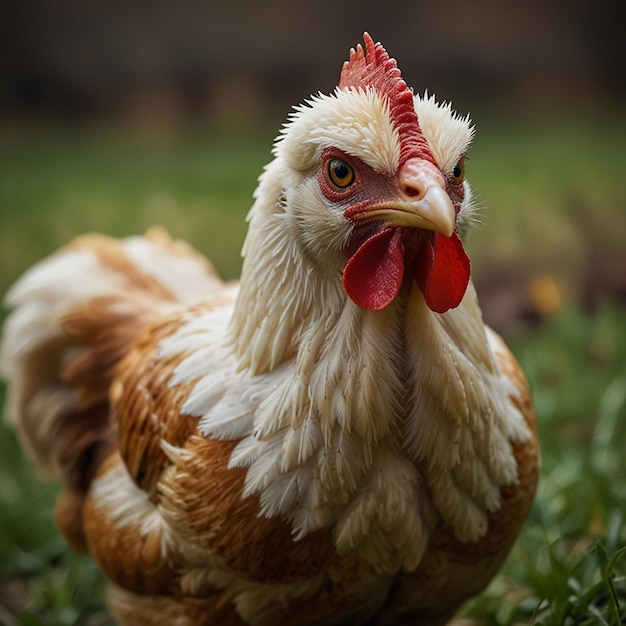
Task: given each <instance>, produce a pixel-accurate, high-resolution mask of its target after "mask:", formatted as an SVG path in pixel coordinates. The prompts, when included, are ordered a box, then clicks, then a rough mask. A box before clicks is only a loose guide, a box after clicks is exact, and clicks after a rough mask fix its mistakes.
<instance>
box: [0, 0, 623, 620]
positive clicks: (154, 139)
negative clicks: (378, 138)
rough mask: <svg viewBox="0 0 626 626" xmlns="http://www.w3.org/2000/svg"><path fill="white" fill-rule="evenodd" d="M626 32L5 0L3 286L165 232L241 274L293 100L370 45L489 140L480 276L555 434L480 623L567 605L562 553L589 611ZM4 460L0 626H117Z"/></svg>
mask: <svg viewBox="0 0 626 626" xmlns="http://www.w3.org/2000/svg"><path fill="white" fill-rule="evenodd" d="M625 23H626V3H624V2H623V1H622V0H598V1H596V2H593V3H591V2H588V1H585V0H570V1H569V2H564V1H558V0H557V1H555V2H550V3H547V2H542V1H540V0H527V1H526V2H524V3H520V2H501V1H498V0H483V1H480V2H473V3H469V2H463V1H461V0H448V1H447V2H445V3H442V2H434V1H432V0H431V1H430V2H427V1H422V0H420V1H416V0H414V1H412V2H400V1H398V2H387V3H384V5H381V4H380V3H379V2H373V1H371V0H362V1H361V2H359V3H350V2H344V3H340V2H330V1H329V0H317V1H316V2H309V3H300V4H296V3H294V2H287V1H286V0H266V1H265V2H253V1H252V0H247V1H240V2H232V3H219V4H218V3H214V2H211V1H205V2H200V1H196V2H193V1H191V0H179V1H178V2H164V1H151V2H147V1H140V0H137V1H135V2H127V1H124V2H123V1H121V0H109V1H108V2H95V1H94V2H88V3H87V2H81V1H79V0H57V1H56V2H43V1H37V0H22V1H21V2H4V3H2V5H1V6H0V292H2V293H4V292H5V291H6V289H7V288H8V286H9V285H10V283H11V282H12V281H13V280H15V278H16V277H17V276H18V275H19V274H20V273H21V272H22V271H24V270H25V269H26V268H27V267H28V266H30V265H31V264H33V263H34V262H35V261H36V260H38V259H40V258H41V257H43V256H45V255H46V254H48V253H50V252H51V251H52V250H54V249H55V248H57V247H58V246H60V245H63V244H64V243H66V242H67V241H68V240H69V239H71V238H72V237H73V236H75V235H78V234H80V233H82V232H85V231H94V230H97V231H103V232H106V233H108V234H112V235H117V236H125V235H130V234H135V233H139V232H143V231H145V230H146V229H147V228H149V227H150V226H151V225H153V224H155V223H158V224H161V225H163V226H165V227H166V228H168V229H169V230H170V231H171V232H172V234H173V235H174V236H175V237H180V238H184V239H187V240H188V241H190V242H191V243H192V244H193V245H194V246H196V247H197V248H198V249H200V250H201V251H202V252H203V253H205V254H207V255H208V256H209V257H210V258H211V259H212V260H213V261H214V262H215V264H216V266H217V267H218V269H219V270H220V272H221V273H222V274H223V275H224V276H225V277H226V278H235V277H237V276H238V273H239V270H240V265H241V259H240V254H239V253H240V248H241V244H242V242H243V238H244V235H245V215H246V213H247V210H248V208H249V207H250V204H251V198H252V192H253V190H254V188H255V186H256V178H257V176H258V174H259V173H260V171H261V169H262V166H263V165H264V164H265V163H267V162H268V161H269V160H270V159H271V155H270V149H271V144H272V141H273V138H274V137H275V136H276V134H277V132H278V129H279V128H280V125H281V124H282V122H283V121H284V119H285V118H286V115H287V114H288V112H289V110H290V108H291V107H292V105H294V104H297V103H298V102H301V101H303V100H304V99H305V98H307V97H308V96H309V95H311V94H312V93H316V92H318V91H322V92H330V91H331V90H332V89H333V88H334V86H335V85H336V82H337V79H338V76H339V71H340V68H341V64H342V63H343V61H344V60H345V59H346V58H347V56H348V50H349V48H350V47H352V46H354V45H356V44H357V43H358V42H359V41H361V40H362V34H363V31H364V30H367V31H368V32H370V33H371V34H372V36H373V37H374V39H375V40H380V41H382V42H383V44H384V45H385V47H386V48H387V50H388V51H389V53H390V54H391V55H392V56H394V57H395V58H396V59H397V60H398V63H399V66H400V68H401V69H402V72H403V75H404V77H405V79H406V80H407V82H408V83H409V84H410V85H412V86H413V87H414V88H415V90H416V91H418V92H423V91H425V90H428V92H429V93H435V94H436V95H437V97H438V99H440V100H451V101H452V102H453V104H454V106H455V108H456V109H457V110H458V111H459V112H460V113H462V114H466V113H468V112H469V113H470V114H471V116H472V119H473V121H474V123H475V124H476V131H477V134H476V139H475V141H474V145H473V148H472V149H471V151H470V154H469V157H470V161H469V163H468V166H467V177H468V179H469V180H470V182H471V184H472V186H473V188H474V190H475V192H476V193H477V195H478V197H479V200H480V205H481V218H482V221H483V223H482V224H481V225H480V227H479V228H478V229H476V230H475V231H474V232H473V233H471V234H470V235H469V240H468V248H469V251H470V256H471V258H472V263H473V274H474V278H475V281H476V283H477V287H478V291H479V296H480V299H481V303H482V305H483V308H484V311H485V317H486V319H487V321H488V322H489V323H490V324H492V325H493V326H494V327H495V328H496V329H497V330H499V331H500V332H502V333H503V334H504V335H505V337H506V338H507V339H508V340H509V341H511V342H512V344H513V347H514V349H515V351H516V354H517V355H518V356H519V358H520V359H521V360H522V363H523V365H524V367H525V368H526V370H527V372H528V374H529V378H530V382H531V385H532V386H533V391H534V394H535V401H536V403H537V411H538V413H539V416H540V421H541V424H542V429H543V431H544V432H543V433H542V438H543V441H544V481H543V486H542V489H543V491H542V492H540V496H541V497H540V499H539V500H540V503H539V504H538V505H537V508H536V510H535V511H534V513H533V518H532V520H531V522H530V523H529V530H527V531H525V533H526V534H525V535H524V537H523V538H522V540H521V541H520V546H521V547H520V548H519V552H518V554H517V556H516V559H517V560H514V562H513V563H512V564H509V565H508V568H509V569H507V570H506V571H505V575H504V577H503V578H501V579H500V582H499V583H497V584H496V586H495V590H496V591H495V592H494V593H492V595H491V596H489V594H488V595H487V596H486V600H485V601H484V602H483V604H479V605H478V608H476V609H475V612H476V614H477V615H479V616H482V618H485V615H488V614H489V613H488V612H489V611H492V613H491V614H490V615H492V617H493V615H496V613H497V611H500V612H502V611H503V610H504V609H502V606H503V604H502V598H503V597H506V598H507V603H508V604H506V606H509V607H513V606H518V605H520V606H522V609H519V610H521V611H522V613H523V610H524V609H523V607H524V604H523V602H527V604H528V607H530V609H528V610H529V611H530V612H531V613H533V612H534V613H535V614H537V612H536V609H537V606H544V609H545V610H548V611H550V610H552V609H551V608H550V607H551V605H550V603H549V602H548V605H547V606H548V608H547V609H546V608H545V602H546V598H545V596H551V597H556V596H558V594H559V593H560V591H559V590H555V589H552V588H549V589H547V590H546V589H543V591H542V589H541V585H539V584H538V583H537V580H544V579H542V578H541V576H544V578H545V580H548V579H550V580H551V581H554V579H555V572H554V567H555V565H554V564H555V562H559V561H558V558H560V559H562V563H563V564H564V565H563V567H564V571H565V572H566V574H567V576H564V580H566V581H567V580H568V579H571V578H572V576H574V578H575V577H576V576H579V578H580V581H579V582H580V584H579V591H580V596H581V598H582V597H583V596H584V592H585V591H588V589H589V588H590V587H589V585H592V584H596V583H597V581H596V578H597V577H598V576H600V578H602V576H601V575H600V574H598V572H600V571H601V572H603V573H606V571H607V570H606V568H605V569H604V570H603V569H602V567H601V566H602V563H604V561H602V557H601V555H600V556H597V555H596V557H597V558H596V561H597V563H596V565H597V567H596V568H595V569H594V567H591V566H588V565H587V566H585V567H586V569H585V572H587V573H584V574H583V573H581V574H580V575H578V574H575V575H574V574H573V573H572V572H574V571H576V572H578V570H574V568H575V567H578V566H579V561H577V560H576V559H577V558H579V557H580V555H581V554H585V555H587V554H589V551H590V550H591V546H592V545H595V544H594V541H596V539H597V541H600V542H601V545H602V546H603V548H602V549H603V550H605V552H606V553H607V554H609V555H612V554H618V552H619V549H620V548H621V547H622V545H624V540H625V531H624V524H623V520H622V517H620V514H619V511H620V510H623V509H624V508H626V505H625V501H626V500H625V488H624V484H625V481H624V476H625V474H624V462H623V461H621V454H620V453H619V450H620V449H621V450H623V449H624V446H625V445H626V434H624V428H623V426H622V425H623V423H624V418H626V410H625V402H626V364H625V357H624V355H625V354H626V330H625V329H626V325H625V322H626V316H625V314H624V303H625V302H626V259H625V258H624V257H625V252H624V251H625V245H626V210H625V209H626V206H625V197H626V115H625V112H626V108H625V105H626V49H625V48H626V45H625V43H624V42H625V39H624V35H623V26H624V24H625ZM594 454H595V455H596V456H594ZM0 457H1V458H0V510H2V514H0V623H7V624H13V623H20V624H22V623H23V624H38V623H45V624H57V623H58V624H73V623H89V624H99V623H108V622H107V621H106V620H107V618H106V616H104V614H103V613H102V608H101V607H102V598H101V593H100V592H97V593H96V594H94V593H93V592H92V589H93V588H95V589H101V578H100V577H99V574H98V573H97V572H96V571H95V570H94V569H93V568H92V567H91V566H90V564H89V562H88V561H87V560H81V559H80V558H75V557H73V556H71V555H68V554H67V550H66V548H65V545H64V544H63V542H62V540H60V539H59V538H58V536H57V535H56V533H55V531H54V528H53V525H52V522H51V507H52V503H53V501H54V497H55V490H56V487H55V486H43V487H42V486H41V484H40V483H39V482H38V481H36V480H35V479H34V478H33V476H32V473H31V471H30V469H29V467H28V465H27V464H26V463H25V462H24V460H23V458H22V456H21V453H20V452H19V450H18V449H17V446H16V444H15V438H14V435H13V434H12V433H11V432H10V431H8V430H7V431H5V430H4V429H3V430H1V431H0ZM581 477H584V479H583V478H581ZM592 496H593V497H592ZM585 498H587V499H586V500H585ZM590 498H591V499H590ZM583 502H584V503H586V504H584V505H583V504H581V503H583ZM563 538H566V541H563ZM554 546H557V547H554ZM554 551H556V552H554ZM600 552H601V551H600ZM600 552H598V554H600ZM555 554H556V557H555ZM594 554H595V553H594ZM546 555H547V556H546ZM572 555H574V556H572ZM577 555H578V556H577ZM557 557H558V558H557ZM555 558H557V561H555V560H554V559H555ZM520 563H522V564H525V565H524V566H521V565H520ZM594 563H595V561H594ZM520 568H521V569H520ZM524 568H525V569H524ZM533 568H534V569H533ZM507 572H508V574H507ZM529 572H530V573H529ZM532 572H534V574H532ZM589 572H591V573H589ZM594 572H595V574H594ZM531 574H532V575H531ZM602 575H604V574H602ZM507 576H509V577H510V578H507ZM585 576H587V577H588V578H589V580H587V579H585V578H584V577H585ZM594 576H596V578H594ZM583 579H584V580H583ZM510 580H515V581H516V582H515V583H514V584H513V583H511V582H510ZM607 580H608V579H607ZM520 581H521V582H520ZM585 581H586V582H585ZM594 581H596V582H594ZM587 583H588V585H587ZM546 584H547V583H546ZM563 584H564V585H565V588H564V591H563V593H564V595H565V596H568V597H569V596H572V593H574V592H573V591H572V590H571V589H569V588H568V587H567V585H568V583H567V582H564V583H563ZM498 585H499V586H498ZM586 585H587V586H586ZM511 589H512V590H513V591H511ZM520 590H521V591H520ZM507 593H512V594H513V595H506V594H507ZM515 594H517V595H515ZM520 594H521V595H520ZM542 594H543V595H542ZM574 595H575V594H574ZM494 597H497V598H498V601H497V602H496V601H495V600H494ZM589 597H590V598H596V596H594V595H593V594H591V595H589ZM603 597H604V596H603ZM594 601H595V600H594ZM532 602H534V603H535V604H534V605H532ZM541 602H543V603H544V604H543V605H541V604H540V603H541ZM581 602H582V600H581ZM585 602H587V604H589V603H590V602H591V600H589V599H587V600H585ZM598 602H600V600H598ZM602 606H605V605H602ZM493 607H495V608H493ZM498 607H499V608H498ZM533 607H534V608H533ZM510 610H511V611H513V609H512V608H511V609H510ZM516 610H518V609H516ZM481 611H482V613H481ZM539 614H540V612H539ZM511 615H514V613H513V612H512V613H511ZM515 615H516V614H515ZM501 617H502V616H501V615H500V617H498V619H500V618H501ZM490 619H491V618H490ZM493 619H496V618H493ZM510 619H513V618H510ZM492 623H493V622H492ZM495 623H504V622H498V621H496V622H495ZM507 623H513V621H510V622H507ZM536 623H539V622H536ZM554 623H557V622H554ZM576 623H578V622H576Z"/></svg>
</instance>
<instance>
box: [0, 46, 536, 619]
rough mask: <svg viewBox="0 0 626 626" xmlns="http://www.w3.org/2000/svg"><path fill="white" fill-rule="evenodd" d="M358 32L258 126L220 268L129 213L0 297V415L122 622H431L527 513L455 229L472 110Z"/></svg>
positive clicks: (497, 368) (503, 359)
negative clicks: (107, 232) (248, 203)
mask: <svg viewBox="0 0 626 626" xmlns="http://www.w3.org/2000/svg"><path fill="white" fill-rule="evenodd" d="M365 42H366V49H365V50H363V49H362V48H361V47H360V46H359V47H358V48H357V50H353V51H352V53H351V58H350V61H349V62H347V63H346V65H345V66H344V69H343V71H342V78H341V81H340V84H339V87H338V89H337V90H336V91H335V92H334V93H333V94H331V95H329V96H322V95H320V96H316V97H315V98H313V99H312V100H311V101H310V102H308V103H307V104H305V105H303V106H302V107H300V108H298V109H297V110H296V111H295V112H294V114H293V115H292V118H291V119H290V121H289V122H288V124H287V125H286V127H285V129H284V130H283V133H282V135H281V137H280V138H279V139H278V140H277V142H276V145H275V148H274V157H275V158H274V161H273V162H272V163H270V164H269V165H268V166H267V168H266V170H265V172H264V173H263V175H262V176H261V178H260V182H259V187H258V189H257V191H256V194H255V203H254V206H253V207H252V209H251V212H250V217H249V221H250V228H249V233H248V237H247V239H246V243H245V246H244V255H245V258H244V267H243V271H242V276H241V282H240V285H231V284H224V283H222V281H221V280H220V279H219V277H217V275H216V274H215V272H214V270H213V269H212V268H211V266H210V265H209V264H208V262H206V261H205V260H204V259H202V258H201V257H200V255H198V254H197V253H196V252H194V251H192V250H191V249H189V248H188V247H187V246H185V245H184V244H181V243H175V242H172V241H170V240H169V239H168V238H167V236H165V235H164V234H163V233H161V232H158V231H153V232H151V233H149V234H148V235H147V236H146V237H145V238H130V239H126V240H123V241H117V240H113V239H108V238H105V237H101V236H87V237H84V238H81V239H79V240H77V241H75V242H74V243H72V244H71V245H70V246H69V247H68V248H66V249H64V250H62V251H60V252H59V253H57V254H56V255H54V256H52V257H51V258H49V259H47V260H45V261H43V262H42V263H41V264H39V265H38V266H36V267H35V268H33V269H32V270H31V271H30V272H28V273H27V274H26V275H25V276H24V277H23V278H22V279H21V280H20V281H19V282H18V283H17V284H16V285H15V286H14V287H13V289H12V291H11V292H10V294H9V296H8V303H9V305H10V306H12V307H14V308H15V311H14V312H13V313H12V314H11V316H10V317H9V319H8V321H7V324H6V327H5V332H4V340H3V347H2V368H3V372H4V376H5V377H6V378H7V379H8V381H9V416H10V419H12V420H14V422H15V423H16V424H17V427H18V428H19V430H20V433H21V435H22V439H23V441H24V443H25V445H26V447H27V448H28V449H29V450H30V452H31V453H32V454H33V456H34V458H35V460H36V461H37V463H38V465H39V466H40V468H41V469H42V470H43V471H45V472H47V473H48V474H49V475H52V476H56V477H60V478H62V479H63V480H64V482H65V485H66V488H65V491H64V492H63V494H62V495H61V496H60V498H59V502H58V504H57V508H56V520H57V523H58V525H59V527H60V529H61V531H62V532H63V533H64V535H65V536H66V538H67V540H68V542H69V543H70V545H71V546H72V547H74V548H75V549H88V550H89V551H90V552H91V553H92V554H93V556H94V558H95V559H96V560H97V562H98V563H99V565H100V567H101V568H102V569H103V570H104V572H105V573H106V575H107V576H108V578H109V579H110V581H111V586H110V593H109V604H110V608H111V611H112V613H113V615H114V616H115V617H116V619H117V620H118V621H119V623H120V624H144V623H145V624H157V625H158V624H173V623H176V624H253V625H263V624H320V625H322V624H340V623H350V624H359V623H368V624H369V623H371V624H400V623H405V622H406V623H423V624H439V623H445V621H446V620H447V619H448V618H449V617H450V616H451V615H452V614H453V613H454V611H455V610H456V609H457V608H458V606H459V605H460V604H461V603H462V602H463V601H464V600H465V599H466V598H468V597H470V596H471V595H473V594H475V593H477V592H479V591H480V590H481V589H482V588H483V587H484V586H485V585H486V584H487V582H488V581H489V580H490V579H491V578H492V577H493V575H494V574H495V572H496V571H497V570H498V568H499V566H500V565H501V563H502V561H503V560H504V558H505V556H506V554H507V553H508V551H509V548H510V546H511V545H512V542H513V541H514V539H515V537H516V535H517V533H518V531H519V529H520V527H521V525H522V523H523V521H524V519H525V517H526V515H527V513H528V510H529V508H530V504H531V501H532V498H533V495H534V490H535V485H536V480H537V471H538V470H537V466H538V446H537V440H536V428H535V418H534V414H533V409H532V405H531V400H530V396H529V391H528V387H527V384H526V381H525V378H524V375H523V373H522V372H521V370H520V368H519V366H518V365H517V363H516V362H515V360H514V359H513V357H512V355H511V354H510V353H509V352H508V350H507V348H506V347H505V345H504V344H503V342H502V340H501V339H500V338H499V337H498V336H497V335H495V333H493V332H492V331H490V330H489V329H487V328H485V327H484V325H483V322H482V316H481V313H480V309H479V306H478V303H477V299H476V294H475V292H474V289H473V287H472V284H471V281H470V282H468V281H469V261H468V260H467V257H466V255H465V252H464V250H463V247H462V243H461V240H460V239H459V236H458V234H459V233H461V234H462V233H463V232H464V231H465V229H466V228H467V227H468V226H469V225H471V222H472V201H471V190H470V188H469V186H468V184H467V182H466V181H464V180H463V176H462V165H463V158H464V155H465V153H466V151H467V148H468V146H469V143H470V141H471V137H472V132H473V131H472V128H471V125H470V123H469V120H468V119H464V118H460V117H458V116H457V115H456V114H455V113H454V112H453V111H452V110H451V108H450V106H446V105H439V104H437V103H436V101H435V100H434V98H432V97H428V96H424V97H420V96H413V95H412V94H411V93H410V92H409V90H408V88H407V87H406V84H405V83H404V82H403V81H402V79H401V76H400V73H399V70H398V69H397V67H396V65H395V62H394V61H393V60H391V59H389V57H388V56H387V54H386V52H385V51H384V49H383V48H382V46H380V44H376V45H374V43H373V41H372V40H371V39H370V38H369V36H367V35H366V38H365ZM459 170H460V173H459Z"/></svg>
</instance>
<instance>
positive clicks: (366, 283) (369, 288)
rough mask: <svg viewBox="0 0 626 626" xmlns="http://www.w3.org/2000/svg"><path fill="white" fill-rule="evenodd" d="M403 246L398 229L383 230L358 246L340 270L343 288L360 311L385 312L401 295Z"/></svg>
mask: <svg viewBox="0 0 626 626" xmlns="http://www.w3.org/2000/svg"><path fill="white" fill-rule="evenodd" d="M403 275H404V246H403V245H402V235H401V232H400V229H397V228H386V229H385V230H382V231H381V232H379V233H377V234H375V235H373V236H372V237H370V238H369V239H367V240H366V241H365V242H364V243H363V244H361V245H360V246H359V248H358V250H357V251H356V252H355V253H354V254H353V255H352V256H351V257H350V259H349V260H348V262H347V263H346V266H345V268H344V270H343V288H344V289H345V290H346V293H347V294H348V295H349V296H350V298H351V299H352V300H353V301H354V302H355V304H357V305H358V306H360V307H361V308H363V309H374V310H380V309H384V308H385V307H386V306H387V305H388V304H389V303H390V302H391V301H392V300H393V299H394V298H395V297H396V296H397V295H398V291H400V286H401V285H402V277H403Z"/></svg>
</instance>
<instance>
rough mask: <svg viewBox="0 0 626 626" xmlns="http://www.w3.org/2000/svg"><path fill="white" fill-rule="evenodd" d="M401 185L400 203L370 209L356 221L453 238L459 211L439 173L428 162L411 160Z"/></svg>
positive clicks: (400, 172)
mask: <svg viewBox="0 0 626 626" xmlns="http://www.w3.org/2000/svg"><path fill="white" fill-rule="evenodd" d="M398 182H399V188H400V189H399V193H398V197H397V199H394V200H391V201H386V202H383V203H380V204H377V205H374V206H370V207H368V208H367V209H366V210H364V211H361V212H359V213H358V214H357V215H354V216H353V219H356V220H357V221H374V220H380V221H383V222H385V223H386V224H387V225H389V226H391V227H403V228H420V229H422V230H430V231H434V232H437V233H441V234H442V235H444V236H446V237H450V236H451V235H452V233H453V232H454V227H455V225H456V210H455V208H454V205H453V204H452V200H451V199H450V196H449V195H448V192H447V191H446V184H445V180H444V178H443V175H442V174H441V172H440V171H439V169H438V168H437V167H436V166H435V165H433V164H432V163H430V162H429V161H426V160H424V159H419V158H413V159H409V160H408V161H406V162H405V163H404V165H403V166H402V167H401V169H400V171H399V173H398Z"/></svg>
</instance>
